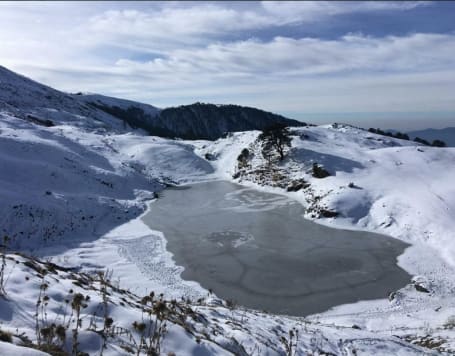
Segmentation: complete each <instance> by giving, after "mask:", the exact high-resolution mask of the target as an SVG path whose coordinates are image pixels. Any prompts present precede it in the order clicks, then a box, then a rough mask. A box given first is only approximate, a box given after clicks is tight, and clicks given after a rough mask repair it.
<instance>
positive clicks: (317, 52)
mask: <svg viewBox="0 0 455 356" xmlns="http://www.w3.org/2000/svg"><path fill="white" fill-rule="evenodd" d="M453 53H455V36H454V35H444V34H413V35H410V36H402V37H396V36H389V37H384V38H371V37H365V36H362V35H347V36H344V37H342V38H341V39H338V40H321V39H316V38H302V39H292V38H285V37H276V38H274V39H273V40H272V41H269V42H260V41H256V40H246V41H237V42H232V43H224V44H212V45H209V46H207V47H204V48H198V49H191V50H188V49H183V50H182V49H176V50H173V51H170V52H169V53H168V54H167V56H165V57H162V58H157V59H154V60H152V61H147V62H138V61H131V60H119V61H117V63H116V65H117V66H118V67H120V68H129V69H130V70H131V71H145V72H149V73H155V75H156V76H161V75H169V76H171V75H172V74H175V75H177V76H180V77H186V76H197V77H199V78H200V77H201V76H202V77H208V76H210V77H212V78H219V77H223V78H226V77H230V76H232V78H234V79H239V78H240V79H241V78H247V79H251V78H254V77H256V76H267V77H280V76H296V75H300V76H306V75H320V74H334V73H340V72H359V71H362V70H368V71H406V72H410V71H411V72H412V71H416V72H419V71H429V70H435V69H437V70H441V69H447V68H451V69H455V66H454V65H453Z"/></svg>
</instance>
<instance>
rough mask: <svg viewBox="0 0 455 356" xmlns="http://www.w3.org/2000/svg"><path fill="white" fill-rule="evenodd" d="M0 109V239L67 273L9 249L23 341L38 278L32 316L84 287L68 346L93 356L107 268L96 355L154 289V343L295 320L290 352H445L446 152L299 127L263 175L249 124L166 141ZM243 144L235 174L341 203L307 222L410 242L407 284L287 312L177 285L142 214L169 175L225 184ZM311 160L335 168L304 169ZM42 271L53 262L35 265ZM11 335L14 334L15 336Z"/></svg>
mask: <svg viewBox="0 0 455 356" xmlns="http://www.w3.org/2000/svg"><path fill="white" fill-rule="evenodd" d="M0 116H1V117H0V167H1V169H0V183H1V184H0V194H1V197H2V200H1V202H0V212H1V215H0V216H1V218H0V219H1V220H0V221H1V225H0V229H2V234H3V235H7V236H8V237H9V239H10V241H9V242H8V244H9V246H10V248H11V249H14V250H20V251H22V252H27V253H29V254H30V253H31V254H33V255H34V256H38V257H40V258H42V259H51V262H53V263H56V264H57V265H62V266H65V267H74V268H75V270H70V271H66V270H58V269H57V270H56V271H52V269H53V268H49V265H46V264H45V263H44V264H42V265H41V264H39V265H40V266H41V267H40V268H39V269H38V270H39V271H37V267H36V266H37V265H36V264H37V262H34V261H33V260H29V259H28V258H27V257H22V256H17V255H13V254H10V255H8V257H9V259H7V264H6V267H5V271H6V273H5V276H6V281H5V291H6V293H7V294H6V298H5V299H2V300H1V302H0V303H1V312H0V320H1V324H0V329H1V330H3V331H9V332H11V333H12V334H15V335H20V334H21V333H25V336H27V337H28V338H29V339H30V340H32V341H36V339H37V336H36V332H35V322H36V318H35V312H36V301H37V300H38V298H39V295H40V286H41V285H42V284H43V277H44V281H45V282H46V283H47V284H48V285H49V286H48V287H47V290H46V295H48V297H49V300H48V306H47V307H46V308H47V310H46V313H44V312H40V313H39V318H44V316H43V315H45V314H46V315H45V319H43V320H45V321H50V320H52V321H55V322H57V323H62V322H63V318H65V321H64V322H68V320H70V314H71V307H68V303H65V300H69V301H71V300H72V298H73V296H74V295H75V294H77V293H79V292H80V293H82V294H83V295H84V296H87V295H88V296H89V298H88V300H87V303H86V304H87V307H86V308H83V309H82V312H81V313H82V314H81V319H82V327H81V332H80V339H79V343H80V350H83V351H85V352H88V353H89V354H99V352H100V350H101V348H102V346H103V342H104V341H103V340H104V339H103V337H101V336H100V335H102V334H101V333H100V332H99V330H100V328H102V327H103V317H102V307H100V305H102V295H101V293H100V288H101V286H100V282H99V280H97V279H96V274H94V273H95V272H96V271H102V270H106V269H110V270H112V271H113V276H112V278H111V284H112V286H110V287H109V288H111V289H112V290H111V291H110V293H111V296H110V303H109V315H110V316H111V317H112V318H113V326H114V327H117V328H118V329H116V330H117V332H115V333H114V332H113V335H112V336H109V337H108V343H107V346H106V347H107V348H106V349H105V350H104V354H105V355H106V354H112V355H117V354H127V353H128V350H130V349H128V347H129V348H134V341H132V340H133V339H134V338H135V339H134V340H136V343H137V342H138V340H139V339H140V333H139V332H137V331H134V330H133V329H132V328H131V325H132V323H133V322H134V321H141V320H142V319H143V318H144V313H143V312H142V310H141V309H142V307H141V303H140V300H141V297H143V296H144V295H148V294H149V293H150V292H152V291H153V292H154V293H155V295H156V296H158V295H159V294H160V293H163V294H164V298H165V299H166V300H168V301H169V304H167V305H168V306H169V308H171V305H173V304H171V302H170V300H171V299H176V300H177V301H179V304H178V306H176V307H175V308H176V309H178V311H175V313H174V312H172V313H171V312H169V314H168V315H166V320H167V322H166V323H167V329H168V330H167V332H166V333H165V335H164V338H163V340H162V342H161V352H162V353H164V354H166V353H168V352H175V353H176V354H177V355H204V354H207V355H209V354H230V353H232V354H255V355H257V354H260V355H263V354H264V355H266V354H269V355H275V354H286V353H287V351H286V345H288V346H289V339H290V331H291V330H293V328H295V331H293V333H294V334H293V335H296V331H298V340H297V341H295V340H296V339H297V337H296V336H293V344H294V343H295V344H296V345H295V347H294V346H293V347H292V353H294V352H295V353H296V354H302V355H305V354H336V355H342V354H345V355H350V354H352V355H354V354H356V355H361V354H363V355H372V354H375V355H379V354H382V355H391V354H402V355H407V354H422V353H424V352H428V353H433V352H434V353H435V354H438V353H440V352H443V351H444V350H447V353H450V352H453V351H454V350H455V329H454V328H455V321H454V319H455V317H454V316H455V298H454V292H455V278H453V276H454V272H455V257H454V256H455V236H454V231H455V218H454V216H455V215H454V211H455V187H454V186H453V184H452V182H453V181H455V164H454V163H455V149H453V148H444V149H442V148H431V147H422V146H417V145H416V144H414V143H412V142H407V141H401V140H396V139H392V138H388V137H382V136H378V135H375V134H371V133H368V132H366V131H363V130H359V129H356V128H353V127H350V126H344V125H337V126H335V127H334V126H320V127H305V128H299V129H296V130H295V132H294V139H293V142H292V145H293V147H292V149H291V150H290V152H289V153H288V156H287V158H286V159H285V160H284V161H283V162H281V163H277V165H276V167H275V168H276V170H277V171H276V172H277V173H279V174H280V175H281V176H282V177H285V178H279V179H268V178H267V177H265V178H260V177H259V176H258V174H257V171H258V169H261V167H264V165H265V164H266V162H265V161H264V159H263V158H262V156H261V154H260V147H258V145H257V144H256V143H255V140H256V138H257V135H258V132H245V133H236V134H233V135H232V136H230V137H228V138H225V139H220V140H218V141H216V142H209V141H175V140H167V139H162V138H157V137H148V136H143V135H141V134H140V133H134V132H133V133H131V132H130V133H123V132H121V131H114V130H111V131H109V130H94V129H93V128H92V127H88V126H87V127H84V126H83V125H78V126H77V127H76V126H73V125H71V124H70V123H68V122H62V123H60V124H57V125H56V126H54V127H44V126H40V125H36V124H33V123H31V122H28V121H24V120H23V119H20V118H17V117H15V115H14V113H11V112H9V113H6V112H3V113H1V114H0ZM56 116H57V114H56ZM243 148H249V149H250V151H251V152H252V153H253V154H254V156H253V158H252V159H251V161H250V166H249V168H248V169H247V171H246V172H244V173H245V174H243V175H241V176H240V179H238V180H236V181H238V182H240V183H241V184H245V185H252V186H255V187H257V188H258V189H264V190H269V191H273V192H276V193H280V194H287V195H289V196H290V197H292V198H294V199H296V200H298V201H300V202H302V204H304V205H305V206H308V207H309V208H311V209H308V216H307V218H310V219H315V218H314V217H313V216H315V215H314V211H317V209H322V208H324V209H327V210H331V211H336V212H338V213H339V216H338V217H336V218H322V219H316V221H317V222H319V223H323V224H327V225H330V226H334V227H343V228H351V229H364V230H369V231H375V232H380V233H383V234H387V235H391V236H394V237H396V238H399V239H401V240H404V241H406V242H409V243H410V244H411V245H412V246H411V247H410V248H408V249H407V250H406V252H405V253H404V254H403V255H402V256H401V257H400V259H399V264H400V266H402V267H403V268H404V269H405V270H406V271H408V272H409V273H410V274H412V275H413V276H415V280H416V281H415V283H411V281H410V283H409V285H407V286H405V287H404V288H402V289H401V290H399V291H395V293H394V295H393V297H392V298H391V300H390V301H389V300H386V299H383V300H377V301H368V302H360V303H356V304H351V305H345V306H339V307H336V308H333V309H331V310H329V311H327V312H326V313H323V314H320V315H314V316H309V317H307V318H293V317H285V316H275V315H269V314H265V313H259V312H256V311H249V310H244V309H243V308H241V307H238V306H236V307H233V306H232V305H229V306H230V307H229V308H228V307H227V306H226V303H224V302H222V301H220V300H219V299H217V298H216V297H214V296H209V295H208V292H207V291H205V290H203V289H202V288H201V287H200V286H199V285H198V284H197V283H196V282H187V281H182V280H181V278H180V277H179V274H180V272H181V268H180V267H178V266H175V264H174V263H173V261H172V256H171V255H170V254H169V253H168V252H167V251H166V241H165V239H164V237H163V236H162V235H161V234H160V233H159V232H156V231H151V230H150V229H149V228H148V227H147V226H146V225H145V224H144V223H143V222H142V220H141V218H140V217H141V215H142V214H143V213H144V212H145V211H146V208H147V203H148V202H149V201H151V200H152V199H154V198H155V194H156V193H158V194H159V192H160V191H161V190H162V189H164V188H165V185H166V184H167V183H190V182H195V181H204V180H211V179H228V180H233V178H232V175H233V174H234V173H236V172H237V171H238V168H237V164H238V162H237V157H238V155H239V153H240V152H241V151H242V149H243ZM313 162H317V163H319V164H322V165H323V166H324V167H325V168H326V169H327V170H328V171H329V172H330V173H331V174H332V175H331V176H329V177H327V178H323V179H317V178H314V177H312V176H311V168H312V164H313ZM280 179H281V180H283V181H289V180H298V179H305V180H306V181H307V182H308V183H310V186H309V187H308V188H306V189H302V190H299V191H297V192H287V191H286V189H283V188H280V187H279V184H277V182H279V181H280ZM351 182H352V183H354V184H353V185H351V187H349V183H351ZM273 185H276V186H275V187H273ZM27 261H28V262H29V263H27ZM43 266H44V267H45V268H46V269H49V270H50V271H49V272H48V273H47V274H43V273H42V270H41V268H44V267H43ZM54 272H56V273H54ZM78 281H79V282H78ZM81 281H82V282H81ZM75 282H76V283H75ZM415 285H417V286H420V287H423V288H425V289H427V290H428V291H429V293H426V292H422V291H418V290H417V289H416V287H415ZM71 290H72V292H71ZM122 290H123V291H122ZM182 297H183V298H184V299H185V300H184V301H181V298H182ZM157 298H158V297H157ZM186 299H190V300H191V301H187V300H186ZM198 299H199V301H197V300H198ZM180 301H181V302H180ZM185 308H190V309H191V312H190V311H189V310H188V309H185ZM65 309H67V311H65ZM183 314H184V315H183ZM182 318H184V321H182ZM40 320H41V319H40ZM91 320H96V322H95V326H93V322H92V323H91ZM69 325H70V326H69V328H68V330H67V335H66V341H65V343H64V344H65V345H66V346H65V347H66V349H67V350H68V351H71V337H72V336H71V331H70V330H71V329H73V328H74V327H75V326H74V323H72V322H71V321H70V324H69ZM122 328H123V329H131V330H133V331H132V335H129V334H127V333H123V334H122V333H121V332H120V330H123V329H122ZM16 329H17V331H16ZM95 330H96V331H95ZM23 338H24V337H23ZM13 341H14V342H15V343H16V344H20V342H21V339H20V338H19V337H17V336H15V337H13ZM419 345H420V346H419ZM288 351H289V350H288ZM27 352H29V353H28V354H30V355H32V354H38V353H32V351H30V349H25V350H23V349H19V348H15V347H14V346H11V345H10V344H5V343H3V342H0V354H24V355H25V354H27ZM288 353H289V352H288Z"/></svg>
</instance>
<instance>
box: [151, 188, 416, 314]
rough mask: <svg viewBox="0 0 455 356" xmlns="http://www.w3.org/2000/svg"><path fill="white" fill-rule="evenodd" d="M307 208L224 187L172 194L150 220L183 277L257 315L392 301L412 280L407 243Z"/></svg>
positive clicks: (272, 196)
mask: <svg viewBox="0 0 455 356" xmlns="http://www.w3.org/2000/svg"><path fill="white" fill-rule="evenodd" d="M303 214H304V208H303V206H302V205H301V204H299V203H297V202H295V201H293V200H291V199H289V198H287V197H284V196H281V195H276V194H270V193H264V192H260V191H257V190H254V189H250V188H244V187H241V186H239V185H236V184H232V183H229V182H225V181H216V182H209V183H200V184H194V185H192V186H185V187H179V188H173V189H167V190H165V191H164V192H163V193H162V194H161V196H160V199H158V200H157V201H156V202H154V203H152V204H151V207H150V212H149V213H148V214H146V215H145V216H144V217H143V220H144V222H145V223H146V224H147V225H149V226H150V227H151V228H152V229H154V230H158V231H161V232H163V233H164V236H165V237H166V239H167V241H168V243H167V249H168V250H169V251H170V252H171V253H173V254H174V259H175V261H176V263H177V264H178V265H180V266H183V267H184V271H183V273H182V277H183V278H184V279H186V280H194V281H197V282H199V283H200V284H201V285H202V286H203V287H205V288H207V289H211V290H213V291H214V292H215V294H217V295H218V296H219V297H222V298H225V299H230V300H235V301H236V302H238V303H240V304H242V305H244V306H247V307H250V308H254V309H260V310H267V311H271V312H274V313H280V314H291V315H308V314H312V313H316V312H321V311H324V310H327V309H329V308H330V307H332V306H335V305H339V304H344V303H351V302H356V301H358V300H365V299H378V298H385V297H386V296H387V295H388V293H390V292H391V291H394V290H397V289H399V288H401V287H403V286H404V285H406V284H407V283H409V281H410V278H411V277H410V276H409V275H408V274H407V273H406V272H405V271H404V270H402V269H401V268H400V267H398V266H397V263H396V262H397V260H396V259H397V256H399V255H400V254H401V253H402V252H403V250H404V249H405V248H406V247H407V246H408V245H407V244H405V243H403V242H401V241H399V240H396V239H393V238H389V237H386V236H381V235H378V234H374V233H369V232H361V231H349V230H341V229H333V228H329V227H326V226H323V225H320V224H316V223H314V222H312V221H310V220H306V219H304V218H303Z"/></svg>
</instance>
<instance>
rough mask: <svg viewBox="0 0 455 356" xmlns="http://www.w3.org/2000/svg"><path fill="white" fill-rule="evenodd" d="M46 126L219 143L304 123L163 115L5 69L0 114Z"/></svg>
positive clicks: (223, 111)
mask: <svg viewBox="0 0 455 356" xmlns="http://www.w3.org/2000/svg"><path fill="white" fill-rule="evenodd" d="M2 109H3V110H7V111H10V112H13V113H14V114H15V115H16V116H18V117H23V118H24V119H26V120H29V121H33V122H35V123H38V124H43V125H53V123H54V122H57V123H71V124H73V125H76V124H77V125H82V126H84V125H85V126H90V127H100V128H102V127H105V128H110V129H117V130H128V129H129V128H133V129H143V130H145V131H146V132H147V133H148V134H150V135H154V136H162V137H170V138H183V139H209V140H214V139H217V138H220V137H222V136H223V135H224V134H226V133H228V132H236V131H248V130H262V129H264V128H267V127H269V126H272V125H275V124H283V125H286V126H302V125H304V124H303V123H302V122H300V121H297V120H291V119H288V118H285V117H283V116H281V115H277V114H273V113H270V112H266V111H263V110H259V109H255V108H250V107H244V106H238V105H214V104H202V103H195V104H191V105H184V106H178V107H172V108H166V109H164V110H161V109H159V108H156V107H154V106H152V105H148V104H143V103H138V102H135V101H130V100H125V99H118V98H112V97H108V96H103V95H96V94H82V93H78V94H66V93H63V92H61V91H58V90H55V89H53V88H50V87H48V86H46V85H42V84H40V83H37V82H35V81H33V80H31V79H29V78H26V77H24V76H22V75H19V74H17V73H14V72H12V71H10V70H8V69H6V68H4V67H1V66H0V110H2Z"/></svg>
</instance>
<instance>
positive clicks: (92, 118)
mask: <svg viewBox="0 0 455 356" xmlns="http://www.w3.org/2000/svg"><path fill="white" fill-rule="evenodd" d="M0 110H2V111H4V112H5V111H6V112H9V113H11V114H13V115H15V116H17V117H20V118H23V119H26V120H29V121H33V122H35V123H41V124H47V125H48V126H49V125H53V124H55V123H69V124H71V125H73V126H76V125H77V126H83V127H90V128H92V129H96V128H98V129H109V130H112V129H118V130H121V129H122V128H123V126H124V124H123V122H122V121H121V120H119V119H118V118H116V117H113V116H112V115H109V114H107V113H105V112H103V111H102V110H98V109H96V108H94V107H91V106H89V105H86V104H85V103H83V102H81V101H79V100H77V99H75V98H74V96H72V95H69V94H65V93H62V92H60V91H58V90H55V89H53V88H50V87H48V86H46V85H43V84H40V83H37V82H35V81H33V80H31V79H29V78H26V77H24V76H22V75H19V74H17V73H14V72H12V71H10V70H8V69H6V68H4V67H2V66H0ZM46 120H48V121H46Z"/></svg>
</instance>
